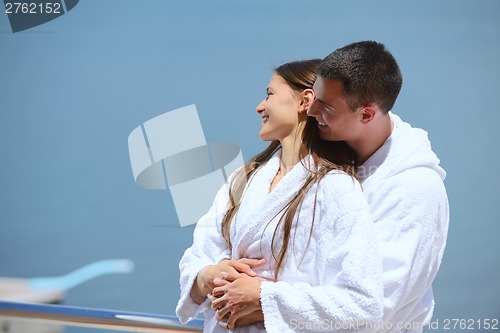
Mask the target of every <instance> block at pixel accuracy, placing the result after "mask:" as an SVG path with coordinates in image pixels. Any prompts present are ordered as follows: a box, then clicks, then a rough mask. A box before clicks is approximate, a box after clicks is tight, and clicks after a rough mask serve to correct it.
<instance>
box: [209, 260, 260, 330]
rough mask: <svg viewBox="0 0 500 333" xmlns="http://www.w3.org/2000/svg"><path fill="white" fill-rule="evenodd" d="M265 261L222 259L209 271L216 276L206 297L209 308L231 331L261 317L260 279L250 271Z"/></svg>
mask: <svg viewBox="0 0 500 333" xmlns="http://www.w3.org/2000/svg"><path fill="white" fill-rule="evenodd" d="M264 263H265V260H264V259H261V260H257V259H247V258H243V259H239V260H223V261H221V262H219V263H218V264H217V265H214V266H216V267H217V268H215V267H212V269H211V274H213V275H212V276H216V277H215V278H214V279H213V281H212V283H213V289H212V291H211V293H209V294H208V295H207V297H208V298H209V300H210V301H211V302H212V309H213V310H214V311H216V314H217V317H216V319H217V321H218V322H219V324H220V325H221V326H223V327H225V328H228V329H231V330H232V329H234V328H235V327H238V326H239V327H241V326H246V325H250V324H254V323H258V322H260V321H263V320H264V317H263V314H262V309H261V304H260V284H261V282H262V280H263V279H261V278H258V277H256V274H255V272H254V271H253V270H252V268H255V267H259V266H261V265H263V264H264ZM217 271H218V272H217ZM217 273H219V274H217ZM217 275H218V276H217Z"/></svg>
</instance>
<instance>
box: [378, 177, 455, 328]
mask: <svg viewBox="0 0 500 333" xmlns="http://www.w3.org/2000/svg"><path fill="white" fill-rule="evenodd" d="M381 185H382V186H378V187H377V188H375V187H374V188H373V189H372V190H371V191H378V192H379V195H373V197H377V198H378V200H376V201H375V200H372V201H373V202H372V203H371V205H372V207H376V208H375V209H373V211H374V214H375V216H374V217H375V227H376V230H377V235H378V237H379V240H380V242H379V247H380V251H381V256H382V258H383V282H384V289H385V290H384V293H385V299H384V308H385V310H384V319H385V321H391V322H393V323H405V322H413V321H416V322H424V323H425V322H427V321H429V320H430V315H432V307H433V305H434V302H433V300H432V297H433V296H432V289H431V283H432V281H433V279H434V277H435V276H436V273H437V271H438V268H439V265H440V262H441V258H442V256H443V251H444V248H445V244H446V235H447V230H448V220H449V210H448V200H447V196H446V190H445V188H444V184H443V182H442V180H441V178H440V176H439V175H438V174H437V173H436V172H434V171H433V170H431V169H429V168H414V169H411V170H407V171H405V172H402V173H400V174H398V175H396V176H393V177H391V178H389V179H386V180H385V182H384V184H381ZM380 192H382V195H380ZM426 298H429V299H426Z"/></svg>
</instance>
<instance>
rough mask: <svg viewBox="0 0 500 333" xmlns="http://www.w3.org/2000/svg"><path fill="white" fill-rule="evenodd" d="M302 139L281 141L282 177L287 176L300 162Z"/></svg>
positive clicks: (291, 138)
mask: <svg viewBox="0 0 500 333" xmlns="http://www.w3.org/2000/svg"><path fill="white" fill-rule="evenodd" d="M301 146H302V142H301V139H300V137H287V138H285V139H283V140H281V158H280V170H279V172H280V173H281V176H284V175H286V174H287V173H288V172H289V171H290V170H292V168H293V167H294V166H295V164H297V163H298V162H299V159H300V156H299V153H300V148H301Z"/></svg>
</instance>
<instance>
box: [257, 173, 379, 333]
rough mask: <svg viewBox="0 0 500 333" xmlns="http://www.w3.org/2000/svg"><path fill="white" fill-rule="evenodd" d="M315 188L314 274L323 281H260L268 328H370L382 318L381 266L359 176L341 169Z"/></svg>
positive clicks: (329, 175)
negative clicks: (343, 172) (311, 282)
mask: <svg viewBox="0 0 500 333" xmlns="http://www.w3.org/2000/svg"><path fill="white" fill-rule="evenodd" d="M317 193H318V194H317V209H318V208H319V214H317V215H316V216H317V218H319V220H316V221H315V224H314V228H319V229H318V230H317V231H318V232H319V234H320V235H321V238H320V239H319V247H318V250H317V251H318V252H317V253H316V258H317V259H316V260H317V264H316V270H317V271H316V272H311V274H318V275H319V281H320V284H319V285H317V286H312V285H310V284H308V283H304V282H299V283H295V284H290V283H287V282H284V281H279V282H276V283H273V282H262V284H261V304H262V311H263V313H264V324H265V327H266V330H267V332H269V333H278V332H279V333H283V332H300V331H304V330H307V331H309V332H315V331H318V332H319V331H322V332H333V331H342V332H347V331H352V332H363V331H371V330H372V329H371V328H370V327H371V326H370V325H372V326H374V324H376V323H379V322H380V321H381V320H382V309H383V308H382V302H383V292H382V281H381V266H382V265H381V261H380V256H379V251H378V244H377V239H376V236H375V232H374V225H373V222H372V218H371V216H370V213H369V208H368V205H367V202H366V199H365V197H364V195H363V193H362V191H361V188H360V185H359V183H358V182H357V181H355V180H354V179H352V178H351V177H349V176H347V175H345V174H339V173H337V174H328V175H327V176H326V177H325V178H323V179H322V180H321V182H320V184H319V189H318V192H317ZM278 279H279V278H278ZM367 323H368V324H367ZM365 324H366V325H365ZM373 330H374V329H373Z"/></svg>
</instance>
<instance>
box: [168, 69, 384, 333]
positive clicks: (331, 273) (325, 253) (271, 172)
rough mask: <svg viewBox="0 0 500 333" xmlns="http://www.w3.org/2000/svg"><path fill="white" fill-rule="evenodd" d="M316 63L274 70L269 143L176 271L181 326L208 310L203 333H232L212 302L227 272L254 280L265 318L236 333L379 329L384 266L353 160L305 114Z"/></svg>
mask: <svg viewBox="0 0 500 333" xmlns="http://www.w3.org/2000/svg"><path fill="white" fill-rule="evenodd" d="M318 63H319V60H307V61H297V62H292V63H287V64H284V65H282V66H280V67H278V68H276V69H275V73H274V75H273V76H272V78H271V81H270V82H269V85H268V88H267V97H266V98H265V99H264V100H263V101H262V102H261V103H260V104H259V105H258V106H257V110H256V111H257V113H258V114H259V115H260V116H261V118H262V129H261V131H260V138H261V139H262V140H265V141H271V144H270V145H269V147H268V148H267V149H265V150H264V151H263V152H262V153H260V154H258V155H257V156H256V157H254V158H253V159H252V160H251V161H250V162H248V163H247V164H246V165H245V166H244V167H243V168H241V169H239V170H237V171H236V172H235V173H234V174H233V175H232V176H231V177H230V183H229V185H227V184H226V185H224V186H223V187H222V188H221V190H220V191H219V192H218V193H217V196H216V198H215V200H214V203H213V205H212V207H211V209H210V211H209V212H208V213H207V214H206V215H205V216H203V217H202V218H201V219H200V221H199V222H198V224H197V226H196V229H195V232H194V239H193V245H192V246H191V247H190V248H189V249H187V250H186V252H185V253H184V256H183V257H182V259H181V262H180V264H179V266H180V271H181V278H180V283H181V298H180V300H179V303H178V305H177V309H176V313H177V315H178V316H179V318H180V320H181V321H182V322H186V321H189V320H191V319H192V318H194V317H196V316H197V315H198V314H199V313H200V312H204V314H205V330H204V331H205V332H219V331H220V332H225V331H226V330H225V329H224V328H222V327H221V326H220V325H217V324H218V320H220V319H221V318H222V317H224V315H225V314H227V309H220V310H218V311H217V312H220V313H219V314H217V313H216V312H215V311H214V310H212V309H211V308H210V300H208V299H207V294H211V293H212V290H213V289H214V287H215V285H214V279H218V278H220V277H222V276H224V275H227V274H228V273H229V274H240V275H241V276H244V277H246V278H248V279H251V280H250V281H252V283H253V287H252V292H253V293H254V295H253V296H254V297H256V298H257V299H258V300H260V302H261V304H262V312H263V315H264V323H263V324H262V323H260V324H256V325H249V326H245V327H241V328H237V329H236V331H238V332H265V331H267V332H280V333H282V332H287V331H300V330H303V329H304V328H308V329H310V330H312V331H314V330H318V331H321V330H323V331H325V330H326V331H332V330H336V329H338V328H345V327H346V325H349V324H350V325H351V328H352V330H353V331H362V330H363V327H362V324H363V323H366V322H370V323H376V322H378V321H380V319H381V316H382V283H381V280H380V266H381V264H380V261H379V257H378V250H377V246H376V241H375V237H373V235H374V231H373V225H372V223H371V219H370V214H369V211H368V206H367V204H366V200H365V199H364V196H363V194H362V191H361V188H360V185H359V183H358V182H357V180H356V179H355V173H354V167H353V165H352V163H351V161H352V155H351V154H350V151H349V149H348V148H347V146H346V145H345V144H343V143H331V142H330V143H327V142H323V141H321V140H319V139H318V135H317V130H318V128H317V126H318V125H317V122H316V121H315V119H314V118H309V117H308V116H307V114H306V111H307V109H308V107H309V106H310V105H311V103H312V101H313V99H314V93H313V91H312V85H313V83H314V80H315V78H316V74H315V73H316V66H317V65H318ZM247 258H255V259H247ZM259 259H260V260H259ZM218 296H221V295H218ZM224 297H225V296H222V297H221V298H220V300H221V301H223V300H224ZM218 301H219V300H217V301H214V304H215V303H216V302H218ZM325 320H329V322H328V323H325ZM353 323H356V324H357V326H352V324H353ZM264 325H265V326H264ZM325 325H327V326H328V327H325ZM232 326H233V323H229V327H230V328H233V327H232ZM264 327H265V328H264Z"/></svg>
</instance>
